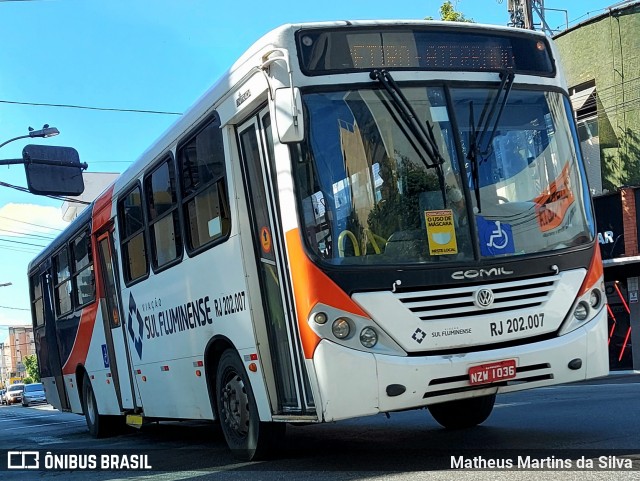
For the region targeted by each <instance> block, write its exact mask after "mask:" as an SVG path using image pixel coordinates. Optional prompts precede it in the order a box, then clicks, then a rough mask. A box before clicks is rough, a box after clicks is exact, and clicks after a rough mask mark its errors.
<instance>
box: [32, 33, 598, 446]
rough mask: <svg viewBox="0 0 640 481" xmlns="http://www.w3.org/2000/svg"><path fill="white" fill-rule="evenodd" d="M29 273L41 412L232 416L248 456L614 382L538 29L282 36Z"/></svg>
mask: <svg viewBox="0 0 640 481" xmlns="http://www.w3.org/2000/svg"><path fill="white" fill-rule="evenodd" d="M29 278H30V286H31V299H32V309H33V323H34V330H35V333H36V344H37V350H38V359H39V362H40V372H41V374H42V380H43V382H44V384H45V386H46V391H47V398H48V400H49V401H50V402H51V404H53V405H54V406H55V407H56V408H58V409H61V410H63V411H71V412H75V413H84V415H85V417H86V420H87V424H88V427H89V430H90V432H91V433H92V434H93V435H96V436H102V435H105V434H106V433H107V432H108V428H109V427H110V426H111V425H113V424H116V423H113V422H111V421H113V420H115V419H118V418H119V419H122V420H125V419H126V421H127V422H128V423H130V424H138V425H140V424H141V423H143V422H145V420H162V419H205V420H216V419H217V420H219V421H220V423H221V426H222V429H223V432H224V435H225V438H226V440H227V442H228V444H229V446H230V447H231V448H232V449H233V450H234V451H235V452H237V453H239V454H240V455H241V456H243V457H245V458H248V459H251V458H255V457H256V456H259V455H261V454H263V453H264V452H265V450H266V448H267V447H268V446H270V445H271V446H273V445H274V443H272V441H273V440H274V439H275V438H276V437H277V436H279V435H281V434H282V433H283V427H284V426H285V425H286V423H297V422H299V423H315V422H329V421H335V420H340V419H347V418H354V417H359V416H368V415H373V414H378V413H388V412H392V411H400V410H406V409H412V408H423V407H425V406H426V407H428V408H429V411H430V412H431V414H432V415H433V416H434V417H435V419H436V420H437V421H438V422H439V423H440V424H442V425H443V426H445V427H449V428H459V427H469V426H474V425H477V424H479V423H482V422H483V421H485V420H486V419H487V417H488V416H489V414H490V413H491V410H492V408H493V405H494V401H495V398H496V394H501V393H508V392H513V391H518V390H523V389H528V388H535V387H540V386H549V385H554V384H558V383H566V382H572V381H580V380H584V379H589V378H593V377H597V376H602V375H605V374H606V373H607V372H608V355H607V320H606V309H605V295H604V289H603V270H602V265H601V260H600V256H599V250H598V245H597V242H596V230H595V220H594V213H593V209H592V204H591V200H590V197H589V188H588V185H587V180H586V175H585V169H584V165H583V160H582V157H581V153H580V148H579V143H578V138H577V135H576V129H575V124H574V120H573V116H572V111H571V104H570V102H569V98H568V95H567V87H566V85H565V80H564V78H563V75H562V73H561V70H560V67H559V65H558V55H557V52H556V50H555V49H554V46H553V44H552V42H551V41H550V40H549V39H548V38H546V37H545V36H543V35H542V34H539V33H536V32H531V31H525V30H516V29H509V28H506V27H504V28H503V27H493V26H492V27H490V26H482V25H476V24H455V23H451V22H428V21H406V22H399V21H376V22H372V21H367V22H364V21H362V22H327V23H313V24H297V25H285V26H282V27H280V28H278V29H276V30H274V31H272V32H270V33H269V34H267V35H266V36H264V37H263V38H262V39H261V40H259V41H258V42H257V43H255V44H254V45H253V46H252V47H251V48H250V49H249V50H248V51H247V52H246V53H245V54H244V55H243V56H242V57H241V58H240V59H239V60H238V61H237V62H236V63H235V64H234V65H233V67H232V68H231V69H230V70H229V71H228V72H227V73H226V75H225V76H224V77H223V78H222V79H221V80H220V81H219V82H218V83H217V84H216V85H214V86H213V87H212V88H211V89H210V90H209V91H208V92H206V93H205V95H204V96H203V97H202V98H200V99H199V100H198V101H197V102H196V104H195V105H194V106H193V107H192V108H191V109H190V110H189V111H188V112H187V113H185V114H184V116H183V117H182V118H181V119H180V120H179V121H177V122H176V123H175V125H174V126H173V127H171V128H170V129H169V130H168V131H167V132H166V133H165V134H164V135H163V136H162V137H161V138H160V139H159V140H158V141H157V142H156V143H155V144H153V145H152V146H151V147H150V148H149V149H148V150H147V151H146V152H145V153H144V154H143V155H142V156H141V157H140V158H139V159H137V160H136V161H135V162H133V163H132V164H131V166H130V167H129V168H128V169H127V170H126V171H125V172H124V173H123V174H122V175H121V176H120V177H119V178H118V179H117V180H116V181H115V182H114V183H113V185H111V186H110V187H109V188H108V189H107V190H106V191H105V192H103V193H102V194H101V195H100V196H99V197H98V198H97V199H96V200H95V201H94V202H93V204H92V205H91V206H90V207H89V208H88V209H86V210H85V211H84V212H83V213H81V214H80V215H79V217H78V218H77V219H76V220H75V221H74V222H73V223H72V224H71V225H70V226H69V227H68V228H67V229H66V231H65V232H64V233H63V234H61V235H60V236H59V237H58V238H57V239H56V240H55V241H54V242H53V243H52V244H51V245H50V246H49V247H47V248H46V249H45V250H44V251H43V252H42V253H41V254H40V255H39V256H37V258H36V259H34V260H33V261H32V263H31V264H30V267H29ZM111 417H114V419H110V418H111Z"/></svg>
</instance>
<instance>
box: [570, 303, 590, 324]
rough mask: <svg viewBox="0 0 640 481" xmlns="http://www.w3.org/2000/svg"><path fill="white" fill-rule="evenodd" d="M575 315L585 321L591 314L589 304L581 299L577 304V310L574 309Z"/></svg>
mask: <svg viewBox="0 0 640 481" xmlns="http://www.w3.org/2000/svg"><path fill="white" fill-rule="evenodd" d="M573 315H574V317H575V318H576V319H578V320H579V321H584V320H585V319H586V318H587V317H588V316H589V305H588V304H587V303H586V302H584V301H580V302H579V303H578V305H577V306H576V310H575V311H573Z"/></svg>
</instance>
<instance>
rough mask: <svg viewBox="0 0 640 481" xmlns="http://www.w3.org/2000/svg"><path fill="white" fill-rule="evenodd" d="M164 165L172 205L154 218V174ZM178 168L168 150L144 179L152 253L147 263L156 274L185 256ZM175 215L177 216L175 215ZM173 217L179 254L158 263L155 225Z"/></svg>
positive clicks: (149, 245)
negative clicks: (166, 168)
mask: <svg viewBox="0 0 640 481" xmlns="http://www.w3.org/2000/svg"><path fill="white" fill-rule="evenodd" d="M164 165H168V166H169V179H170V183H171V189H172V195H173V199H172V206H171V208H169V209H168V210H167V211H165V212H163V213H162V214H159V215H157V216H155V217H153V218H152V215H151V212H150V210H151V206H152V200H153V190H152V189H153V187H152V185H153V182H152V179H153V175H154V174H155V173H156V172H158V171H159V170H160V169H161V168H162V167H163V166H164ZM176 171H177V168H176V163H175V158H174V156H173V154H172V153H171V152H167V153H166V154H165V155H162V156H160V159H159V160H158V161H157V162H154V163H153V164H152V166H151V167H150V168H149V169H148V170H147V171H146V172H145V173H144V176H143V180H142V195H143V200H144V202H143V204H144V209H143V210H144V211H145V216H146V217H145V219H146V221H145V229H146V231H147V243H148V248H149V253H150V255H147V263H148V264H150V266H151V269H152V270H153V272H154V274H157V273H159V272H162V271H164V270H166V269H169V268H170V267H173V266H175V265H176V264H179V263H180V262H181V261H182V259H183V257H184V247H185V243H184V234H183V231H182V212H181V211H182V209H181V208H180V206H181V198H180V195H179V192H178V184H179V182H178V180H179V179H178V177H177V175H178V174H177V172H176ZM174 215H175V217H173V216H174ZM169 216H172V217H173V219H174V220H173V228H174V236H175V237H174V246H175V248H176V252H177V256H176V257H175V258H174V259H172V260H170V261H168V262H166V263H164V264H162V265H159V263H158V253H157V246H156V243H155V235H154V234H155V233H154V229H153V227H154V225H155V224H157V223H159V222H161V221H163V220H165V219H166V218H167V217H169Z"/></svg>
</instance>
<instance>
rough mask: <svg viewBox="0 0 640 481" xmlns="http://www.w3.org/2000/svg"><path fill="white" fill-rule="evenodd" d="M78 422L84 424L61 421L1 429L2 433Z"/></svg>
mask: <svg viewBox="0 0 640 481" xmlns="http://www.w3.org/2000/svg"><path fill="white" fill-rule="evenodd" d="M79 422H80V423H83V424H84V420H82V419H78V420H77V421H62V422H59V423H44V424H25V425H22V426H16V427H13V428H3V429H2V431H14V430H16V429H26V428H29V429H31V428H39V427H42V426H55V425H58V424H70V423H79Z"/></svg>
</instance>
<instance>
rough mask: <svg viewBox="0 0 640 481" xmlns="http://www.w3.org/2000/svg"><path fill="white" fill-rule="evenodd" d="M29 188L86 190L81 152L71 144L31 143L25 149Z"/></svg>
mask: <svg viewBox="0 0 640 481" xmlns="http://www.w3.org/2000/svg"><path fill="white" fill-rule="evenodd" d="M22 158H23V159H24V170H25V173H26V175H27V187H28V188H29V192H31V193H33V194H39V195H71V196H76V195H80V194H82V193H83V192H84V181H83V179H82V169H83V168H85V169H86V168H87V164H81V163H80V156H79V155H78V152H77V151H76V149H73V148H71V147H55V146H50V145H27V146H26V147H25V148H24V149H22Z"/></svg>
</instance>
